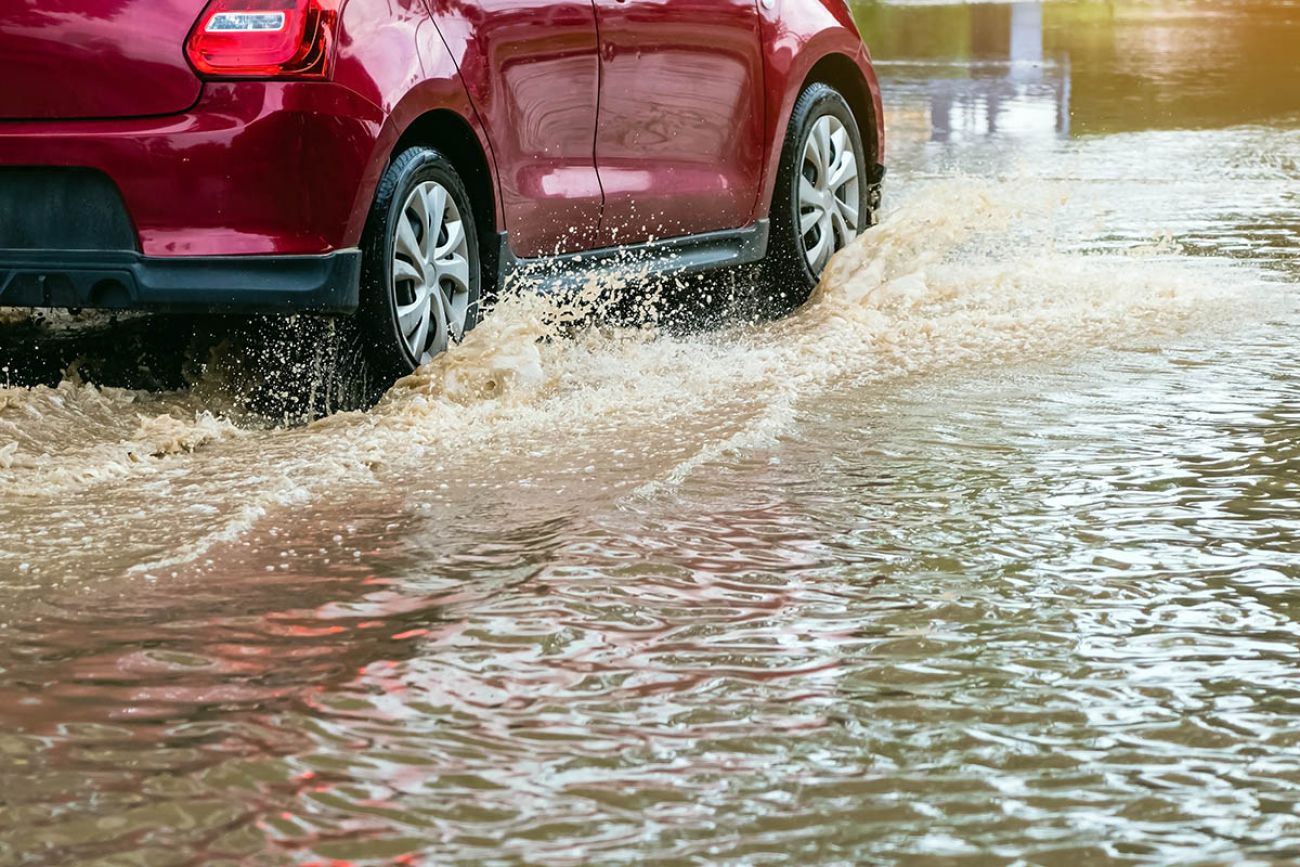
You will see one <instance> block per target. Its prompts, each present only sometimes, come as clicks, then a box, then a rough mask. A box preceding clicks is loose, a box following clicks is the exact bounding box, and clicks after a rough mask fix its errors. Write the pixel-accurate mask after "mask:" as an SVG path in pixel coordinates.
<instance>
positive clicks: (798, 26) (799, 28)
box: [754, 0, 885, 219]
mask: <svg viewBox="0 0 1300 867" xmlns="http://www.w3.org/2000/svg"><path fill="white" fill-rule="evenodd" d="M759 16H760V31H761V32H760V36H761V38H762V40H763V50H764V54H765V56H766V78H767V105H766V109H767V130H766V145H767V154H768V156H767V169H766V172H765V175H764V185H763V190H762V193H761V195H760V196H759V200H758V206H757V209H756V211H755V214H754V216H755V218H756V219H761V218H763V217H766V216H767V214H768V212H769V210H770V209H771V205H772V193H773V189H774V188H775V186H776V175H777V167H778V166H779V164H780V161H781V147H782V144H783V143H784V141H785V134H786V129H787V127H788V126H789V124H790V115H791V113H792V112H793V110H794V104H795V101H796V100H798V98H799V94H800V92H801V91H802V90H803V85H804V83H805V82H806V81H807V80H808V76H809V74H810V73H811V72H812V71H813V68H814V67H815V66H816V65H817V63H818V62H819V61H821V60H822V59H823V58H825V57H827V56H829V55H832V54H840V55H843V56H845V57H847V58H849V59H850V60H852V61H853V63H854V64H855V65H856V66H857V67H858V69H859V71H860V72H861V73H862V78H863V81H864V82H865V83H866V86H867V89H868V91H869V92H870V94H871V103H872V106H873V115H874V117H873V118H872V119H871V121H869V122H868V121H864V120H863V119H862V118H859V119H858V121H859V125H860V126H861V127H862V130H861V132H862V139H863V144H864V145H865V146H866V147H867V150H868V152H869V153H871V154H874V159H875V161H877V162H883V160H884V153H885V126H884V111H883V109H882V107H881V103H880V86H879V84H878V82H877V81H876V75H875V72H874V71H873V69H872V68H871V57H870V55H869V53H868V52H867V48H866V46H865V45H863V43H862V37H861V36H860V35H859V34H858V29H857V25H856V24H855V23H854V21H853V16H852V14H851V13H850V12H849V9H848V6H847V5H846V4H845V3H844V2H843V0H775V3H773V5H772V8H771V9H765V8H763V4H762V3H759Z"/></svg>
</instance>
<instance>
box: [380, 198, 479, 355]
mask: <svg viewBox="0 0 1300 867" xmlns="http://www.w3.org/2000/svg"><path fill="white" fill-rule="evenodd" d="M469 275H470V261H469V239H468V238H466V236H465V223H464V222H463V220H462V219H461V213H460V208H458V207H457V206H456V200H455V199H453V198H452V196H451V194H450V193H448V192H447V188H446V187H444V186H443V185H442V184H439V183H436V182H434V181H425V182H424V183H422V184H420V185H419V186H417V187H416V188H415V189H414V190H412V191H411V195H410V196H409V197H408V198H407V200H406V205H405V206H403V208H402V213H401V215H400V216H399V218H398V220H397V237H396V240H395V243H394V244H393V292H394V297H395V298H396V299H397V325H398V328H399V329H400V330H401V332H402V339H403V340H405V341H406V348H407V350H409V351H410V353H411V357H412V358H414V359H416V360H417V361H419V362H420V363H421V364H423V363H425V362H427V361H429V360H430V359H431V358H433V356H435V355H437V354H438V353H439V352H442V351H443V350H444V349H446V348H447V347H448V346H449V345H450V344H452V343H455V342H459V341H460V339H461V337H463V336H464V334H465V320H466V319H467V318H468V316H469V279H470V277H469Z"/></svg>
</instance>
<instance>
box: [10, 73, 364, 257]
mask: <svg viewBox="0 0 1300 867" xmlns="http://www.w3.org/2000/svg"><path fill="white" fill-rule="evenodd" d="M383 121H384V116H383V112H382V111H381V110H380V109H378V108H377V107H375V106H374V105H372V104H371V103H370V102H369V101H367V100H366V99H364V98H362V97H360V96H358V95H357V94H355V93H354V92H353V91H351V90H349V89H347V88H345V87H343V86H341V85H338V84H335V83H332V82H284V81H266V82H263V81H249V82H213V83H209V84H207V85H205V86H204V90H203V95H202V97H201V98H200V100H199V102H198V103H197V104H196V105H195V106H194V107H193V108H192V109H190V110H188V111H186V112H184V113H182V114H176V115H169V116H166V117H154V118H122V119H114V120H66V121H60V120H40V121H0V173H3V174H0V213H5V214H7V215H8V218H9V220H10V221H11V222H12V221H14V220H22V219H26V220H27V221H28V222H29V223H30V224H31V226H30V227H29V228H32V230H31V231H25V232H22V233H21V234H22V237H21V239H20V241H19V242H18V243H15V242H13V241H12V240H10V239H8V238H6V237H4V236H5V235H6V234H14V231H13V229H12V227H6V226H0V249H5V248H9V247H14V246H17V247H20V248H23V249H33V250H41V249H45V250H66V249H86V248H87V246H90V245H89V244H87V243H83V242H82V241H81V236H84V235H87V234H88V233H89V230H87V231H85V232H81V233H80V235H78V237H76V238H73V239H72V240H71V241H70V242H69V241H66V240H65V238H64V237H62V236H64V235H66V234H68V231H67V229H66V228H62V227H59V224H60V222H61V221H70V222H71V221H75V220H77V219H78V215H79V213H80V212H79V205H80V207H81V208H83V209H84V208H85V207H86V206H87V205H88V204H89V203H88V202H87V199H86V198H85V197H84V196H82V195H80V194H79V193H80V191H89V192H90V193H91V194H92V195H91V198H92V199H93V204H94V206H95V207H97V208H104V207H108V206H109V205H111V201H110V200H111V199H112V196H110V195H108V194H107V193H105V192H104V189H103V188H104V187H105V186H107V188H108V189H109V190H113V191H115V194H116V195H117V196H118V197H120V198H119V199H118V201H120V203H121V204H120V207H121V209H122V211H123V215H122V219H121V220H118V221H117V222H119V223H125V225H127V227H128V231H129V236H128V238H127V241H126V242H125V243H123V242H122V241H121V239H120V238H118V237H117V236H115V237H114V239H113V240H112V242H111V244H107V245H104V246H102V247H98V248H100V249H113V250H120V249H124V248H125V249H132V250H134V251H136V252H139V253H142V254H143V255H145V256H150V257H171V256H177V257H190V256H258V255H271V254H276V255H291V256H292V255H309V254H323V253H328V252H331V251H333V250H338V249H347V248H349V247H355V246H357V244H358V243H359V237H360V234H361V230H362V227H363V224H364V220H365V213H366V210H367V207H368V206H369V195H370V193H372V192H373V188H374V183H375V181H376V180H377V172H378V171H379V170H381V169H382V166H381V165H379V166H377V164H376V161H375V152H376V145H377V141H378V136H379V134H380V130H381V129H382V125H383ZM24 172H27V175H26V176H23V173H24ZM58 173H63V176H62V179H61V180H59V179H56V180H55V181H50V182H48V183H46V180H47V179H48V178H49V177H50V176H52V175H56V174H58ZM88 176H94V177H100V178H106V179H107V181H106V184H99V185H98V186H96V185H94V184H90V183H88V182H86V181H85V180H84V179H85V178H86V177H88ZM15 178H20V180H21V183H19V181H18V180H14V179H15ZM38 182H39V183H38ZM40 184H45V186H44V187H42V186H40ZM19 187H21V189H19ZM59 195H62V196H64V198H62V199H60V200H59V201H58V205H57V207H58V209H59V211H60V214H59V215H54V217H52V218H51V217H50V216H49V215H48V214H47V215H44V216H40V215H36V216H31V215H29V210H31V209H32V208H34V207H36V208H39V207H40V204H39V203H41V202H43V201H46V200H53V198H55V197H57V196H59ZM6 197H7V198H8V199H10V200H12V201H10V202H9V203H8V204H9V207H8V208H5V207H4V205H5V201H4V200H5V199H6ZM110 210H111V208H110ZM81 219H82V221H83V223H84V222H91V223H93V222H96V221H97V220H89V221H87V220H86V219H85V216H84V215H82V216H81ZM50 225H53V226H55V227H56V229H55V230H54V231H52V232H51V231H41V230H42V229H44V228H46V227H47V226H50ZM20 228H21V227H20ZM6 230H8V231H6ZM89 234H93V233H89Z"/></svg>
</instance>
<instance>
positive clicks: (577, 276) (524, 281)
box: [497, 220, 768, 293]
mask: <svg viewBox="0 0 1300 867" xmlns="http://www.w3.org/2000/svg"><path fill="white" fill-rule="evenodd" d="M499 237H500V244H501V247H500V254H499V257H500V258H499V260H498V261H499V265H498V268H497V275H498V279H497V286H498V287H500V289H501V291H503V292H519V291H530V292H543V293H549V292H559V293H566V292H575V291H577V290H579V289H581V288H582V287H583V286H585V285H587V284H588V282H589V281H591V280H592V279H595V280H596V281H597V284H598V285H599V284H601V283H603V282H605V281H610V282H611V283H612V282H613V281H618V280H636V281H638V282H639V281H643V280H644V281H654V280H656V279H662V278H672V277H684V276H689V275H693V274H702V273H705V272H708V271H715V270H718V269H721V268H733V267H737V266H740V265H749V264H752V263H754V262H757V261H759V260H760V259H762V258H763V257H764V256H765V255H767V239H768V221H767V220H758V221H757V222H755V223H753V224H752V225H750V226H746V227H745V228H743V229H728V230H726V231H722V232H708V233H706V234H702V235H688V236H686V237H682V238H668V239H665V240H662V241H650V242H647V243H641V244H629V245H627V246H623V247H606V248H604V249H600V250H587V251H583V252H581V253H566V254H564V255H560V256H542V257H538V258H534V259H520V258H518V257H516V256H515V254H514V252H513V251H512V250H511V249H510V238H509V233H507V232H502V233H501V234H500V235H499Z"/></svg>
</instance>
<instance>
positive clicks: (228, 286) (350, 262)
mask: <svg viewBox="0 0 1300 867" xmlns="http://www.w3.org/2000/svg"><path fill="white" fill-rule="evenodd" d="M360 273H361V252H360V251H359V250H356V249H348V250H338V251H335V252H333V253H328V254H325V255H316V256H186V257H169V258H161V257H148V256H142V255H140V254H139V253H136V252H132V251H109V252H104V251H95V250H89V251H88V250H0V307H72V308H94V309H110V310H111V309H149V310H175V311H189V312H196V313H255V312H259V311H264V312H276V313H283V312H289V311H302V312H318V313H345V312H350V311H352V310H354V309H356V306H357V299H358V286H359V280H360Z"/></svg>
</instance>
